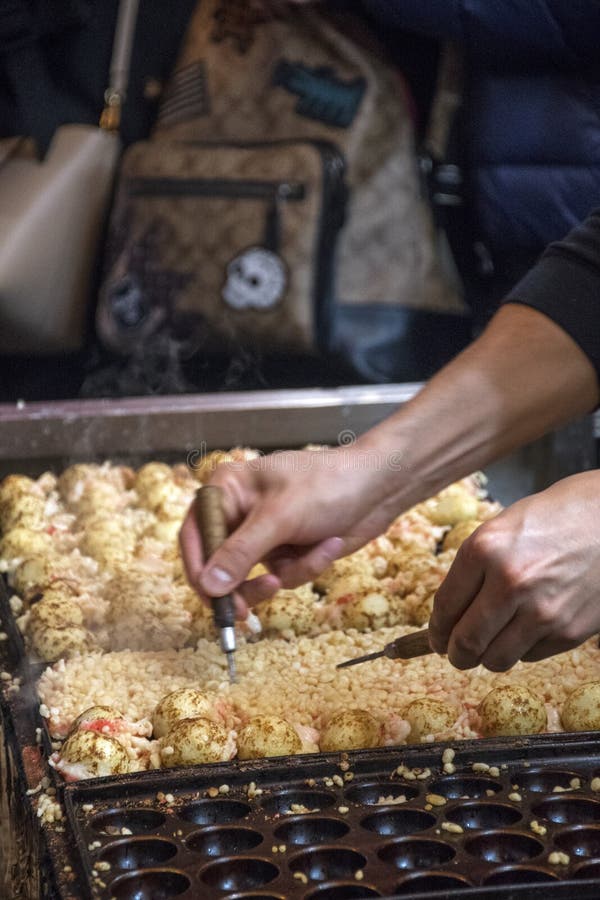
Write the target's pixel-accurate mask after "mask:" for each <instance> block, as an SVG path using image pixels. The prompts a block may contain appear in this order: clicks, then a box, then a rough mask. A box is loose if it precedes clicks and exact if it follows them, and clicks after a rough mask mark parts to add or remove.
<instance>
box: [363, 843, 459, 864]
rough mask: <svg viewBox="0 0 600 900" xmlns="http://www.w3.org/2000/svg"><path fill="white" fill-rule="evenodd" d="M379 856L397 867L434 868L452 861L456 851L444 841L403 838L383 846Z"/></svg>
mask: <svg viewBox="0 0 600 900" xmlns="http://www.w3.org/2000/svg"><path fill="white" fill-rule="evenodd" d="M377 856H378V857H379V858H380V859H382V860H383V861H384V862H388V863H392V864H393V865H394V866H396V868H397V869H434V868H436V866H442V865H444V863H447V862H450V860H451V859H453V858H454V857H455V856H456V851H455V850H454V848H453V847H451V846H450V845H449V844H446V843H444V841H429V840H426V839H423V838H403V839H402V840H399V841H395V842H394V843H393V844H387V845H386V846H385V847H382V848H381V850H379V851H378V853H377Z"/></svg>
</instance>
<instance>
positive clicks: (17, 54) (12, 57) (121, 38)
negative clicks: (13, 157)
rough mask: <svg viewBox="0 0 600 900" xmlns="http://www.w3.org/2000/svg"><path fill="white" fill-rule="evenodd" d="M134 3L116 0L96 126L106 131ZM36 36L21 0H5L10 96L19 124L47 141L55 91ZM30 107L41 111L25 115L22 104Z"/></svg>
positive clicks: (124, 64)
mask: <svg viewBox="0 0 600 900" xmlns="http://www.w3.org/2000/svg"><path fill="white" fill-rule="evenodd" d="M138 7H139V0H120V2H119V9H118V13H117V22H116V27H115V36H114V41H113V47H112V56H111V62H110V69H109V77H108V87H107V89H106V91H105V93H104V103H105V106H104V110H103V112H102V115H101V121H100V124H101V127H102V128H104V129H106V130H109V131H118V129H119V126H120V122H121V108H122V105H123V102H124V100H125V96H126V93H127V86H128V82H129V70H130V64H131V54H132V49H133V37H134V33H135V26H136V21H137V14H138ZM37 40H38V35H37V33H36V27H35V21H34V20H33V18H32V16H31V14H30V12H29V9H28V8H27V4H26V3H25V2H24V0H6V5H5V7H4V8H3V9H2V10H1V11H0V54H1V55H2V57H3V61H4V66H5V69H6V74H7V76H8V79H9V81H10V84H11V86H12V89H13V92H14V94H15V97H16V98H17V101H18V103H19V105H20V107H21V108H22V110H24V115H23V121H22V123H21V124H22V125H24V126H25V128H26V131H27V132H28V133H30V134H36V137H39V138H40V142H41V143H42V144H43V145H47V144H48V143H49V141H50V139H51V138H52V134H53V132H54V128H55V126H54V125H53V123H52V121H51V119H52V117H53V111H54V110H55V109H56V97H55V96H54V92H53V88H52V84H51V82H50V79H49V78H48V73H47V71H46V66H45V64H44V59H43V56H42V54H41V52H40V48H39V46H38V43H37ZM24 76H25V77H24ZM36 108H37V109H40V108H41V109H42V110H43V111H44V112H43V114H42V116H41V121H38V120H35V119H31V117H30V116H29V115H28V112H27V111H28V110H30V109H36ZM40 132H42V133H41V134H40Z"/></svg>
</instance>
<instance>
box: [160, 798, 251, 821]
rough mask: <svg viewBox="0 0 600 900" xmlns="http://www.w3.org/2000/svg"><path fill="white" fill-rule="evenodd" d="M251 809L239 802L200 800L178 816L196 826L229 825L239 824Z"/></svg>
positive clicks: (180, 811) (186, 807)
mask: <svg viewBox="0 0 600 900" xmlns="http://www.w3.org/2000/svg"><path fill="white" fill-rule="evenodd" d="M250 810H251V807H250V806H248V804H247V803H242V802H241V801H239V800H198V801H197V802H196V803H190V804H189V806H185V807H184V808H183V809H181V810H179V812H178V813H177V815H178V816H179V817H180V818H181V819H185V820H186V821H187V822H193V823H194V825H228V824H229V823H230V822H239V820H240V819H244V818H245V817H246V816H247V815H248V814H249V813H250Z"/></svg>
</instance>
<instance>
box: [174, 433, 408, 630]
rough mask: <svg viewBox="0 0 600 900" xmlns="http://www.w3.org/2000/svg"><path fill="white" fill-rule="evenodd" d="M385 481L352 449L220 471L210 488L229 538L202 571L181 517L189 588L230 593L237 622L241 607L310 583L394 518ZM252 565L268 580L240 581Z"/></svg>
mask: <svg viewBox="0 0 600 900" xmlns="http://www.w3.org/2000/svg"><path fill="white" fill-rule="evenodd" d="M367 458H371V459H372V460H373V465H371V466H369V465H366V464H365V459H367ZM388 481H389V472H386V471H385V465H382V464H381V460H380V459H379V457H378V456H377V454H374V453H373V454H372V456H371V457H368V454H366V453H361V451H359V450H357V449H355V447H339V448H336V449H326V450H317V451H313V450H305V451H300V452H286V453H274V454H272V455H270V456H264V457H259V458H258V459H256V460H252V461H250V462H247V463H244V464H240V463H232V464H226V465H221V466H219V467H218V469H217V470H216V472H215V473H214V475H213V476H212V478H211V483H212V484H218V485H220V486H221V487H222V488H223V491H224V509H225V516H226V519H227V523H228V526H229V530H230V536H229V538H228V540H227V541H226V542H225V543H224V544H223V545H222V547H221V548H220V549H219V550H218V551H217V552H216V553H215V554H214V555H213V557H212V558H211V560H210V565H209V566H208V567H205V565H204V563H205V560H204V558H203V554H202V546H201V539H200V534H199V531H198V527H197V525H196V521H195V516H194V515H193V512H192V511H191V510H190V512H188V515H187V517H186V519H185V522H184V524H183V527H182V529H181V534H180V541H181V550H182V554H183V559H184V563H185V567H186V571H187V575H188V579H189V581H190V584H192V585H193V586H194V587H195V588H197V589H198V590H199V591H200V592H201V593H202V594H203V595H205V596H209V597H210V596H220V595H222V594H226V593H229V592H230V591H231V590H232V589H234V588H237V589H238V597H237V600H238V614H239V615H240V616H241V617H242V618H243V617H244V615H245V614H246V604H250V605H252V604H253V603H257V602H259V601H260V600H262V599H264V598H265V597H268V596H270V595H271V594H273V593H275V591H277V590H279V588H280V587H296V586H297V585H299V584H304V583H305V582H306V581H310V580H311V579H312V578H314V577H315V576H316V575H317V574H318V573H320V572H321V571H322V570H323V569H325V568H326V567H327V566H328V565H329V564H330V563H331V562H332V561H333V560H334V559H336V558H337V557H339V556H345V555H346V554H348V553H351V552H352V551H354V550H356V549H357V548H358V547H360V546H362V545H363V544H364V543H366V542H367V541H368V540H369V539H370V538H371V537H374V536H375V535H377V534H379V533H380V532H381V531H383V530H384V529H385V528H386V527H387V526H388V524H389V523H390V521H391V520H392V518H393V516H394V513H393V512H392V511H389V510H388V508H387V505H386V504H385V503H380V498H381V497H382V496H383V495H384V494H385V493H386V489H387V487H388V485H387V484H386V482H388ZM257 562H264V563H265V565H266V566H267V568H268V569H269V573H270V574H268V575H262V576H259V577H257V578H254V579H251V580H250V581H244V579H245V578H246V576H247V575H248V573H249V571H250V569H251V568H252V567H253V566H254V565H255V564H256V563H257Z"/></svg>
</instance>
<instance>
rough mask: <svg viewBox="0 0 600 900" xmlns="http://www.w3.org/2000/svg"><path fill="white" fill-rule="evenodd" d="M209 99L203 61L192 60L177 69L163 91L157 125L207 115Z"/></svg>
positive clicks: (167, 124) (166, 124) (172, 123)
mask: <svg viewBox="0 0 600 900" xmlns="http://www.w3.org/2000/svg"><path fill="white" fill-rule="evenodd" d="M209 113H210V101H209V96H208V86H207V79H206V69H205V66H204V63H202V62H193V63H190V64H189V65H188V66H184V67H183V68H182V69H177V70H176V71H175V72H174V74H173V77H172V78H171V81H170V83H169V85H168V87H167V89H166V91H165V94H164V97H163V101H162V103H161V106H160V111H159V114H158V123H157V124H158V125H159V126H163V127H167V126H169V125H175V124H176V123H177V122H184V121H185V120H186V119H194V118H196V117H197V116H207V115H208V114H209Z"/></svg>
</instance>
